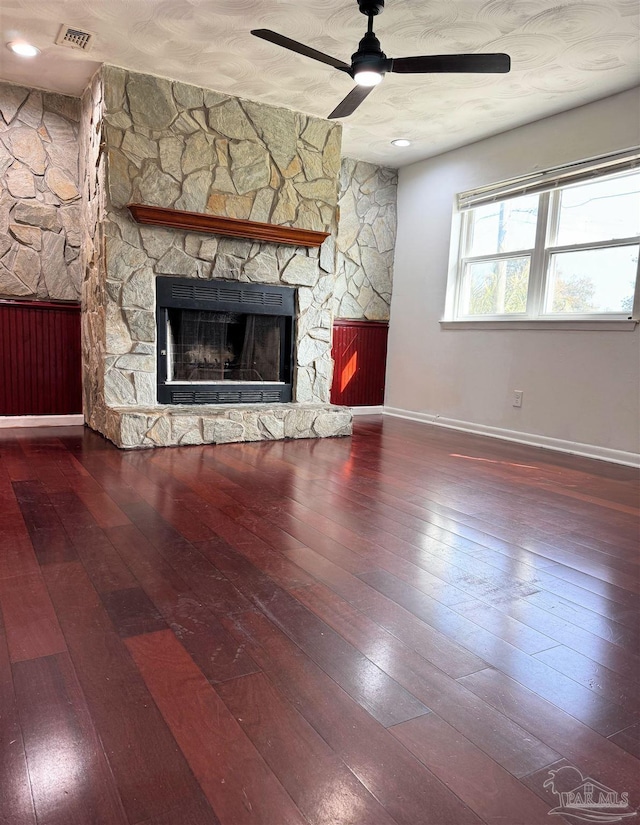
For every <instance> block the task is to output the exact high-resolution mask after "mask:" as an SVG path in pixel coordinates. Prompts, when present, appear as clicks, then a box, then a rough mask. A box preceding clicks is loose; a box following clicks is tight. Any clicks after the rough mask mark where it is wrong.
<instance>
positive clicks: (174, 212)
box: [127, 203, 329, 246]
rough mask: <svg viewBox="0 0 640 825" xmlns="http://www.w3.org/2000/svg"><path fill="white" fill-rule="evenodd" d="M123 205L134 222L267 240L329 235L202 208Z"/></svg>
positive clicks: (307, 240) (314, 239)
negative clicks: (241, 218) (201, 209)
mask: <svg viewBox="0 0 640 825" xmlns="http://www.w3.org/2000/svg"><path fill="white" fill-rule="evenodd" d="M127 208H128V209H129V212H131V214H132V215H133V218H134V220H136V221H137V222H138V223H146V224H151V225H153V226H169V227H172V228H173V229H185V230H187V231H189V232H209V233H212V234H216V235H228V236H230V237H232V238H252V239H253V240H256V241H265V242H267V243H285V244H292V245H293V246H320V244H321V243H322V242H323V241H324V240H325V238H327V237H328V236H329V233H328V232H316V231H314V230H312V229H297V228H296V227H292V226H276V225H275V224H272V223H258V222H257V221H244V220H240V219H239V218H224V217H221V216H219V215H205V214H204V213H202V212H185V211H183V210H181V209H167V208H166V207H163V206H145V205H144V204H142V203H129V204H127Z"/></svg>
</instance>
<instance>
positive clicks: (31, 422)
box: [0, 415, 84, 429]
mask: <svg viewBox="0 0 640 825" xmlns="http://www.w3.org/2000/svg"><path fill="white" fill-rule="evenodd" d="M78 424H84V416H83V415H0V429H7V428H9V427H70V426H78Z"/></svg>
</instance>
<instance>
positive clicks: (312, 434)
mask: <svg viewBox="0 0 640 825" xmlns="http://www.w3.org/2000/svg"><path fill="white" fill-rule="evenodd" d="M351 417H352V416H351V410H349V409H347V408H346V407H336V406H333V405H331V404H295V403H290V404H273V405H271V404H255V405H253V404H243V405H241V406H227V405H223V404H220V405H215V406H206V407H197V406H173V407H160V408H158V407H149V408H146V409H145V408H140V407H111V408H109V410H108V411H107V416H106V422H105V432H104V435H106V436H107V438H108V439H110V440H111V441H113V443H114V444H117V445H118V446H119V447H124V448H131V447H168V446H171V445H183V446H184V445H187V444H228V443H230V442H234V441H273V440H280V439H284V438H327V437H330V436H340V435H351Z"/></svg>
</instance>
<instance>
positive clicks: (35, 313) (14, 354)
mask: <svg viewBox="0 0 640 825" xmlns="http://www.w3.org/2000/svg"><path fill="white" fill-rule="evenodd" d="M80 363H81V362H80V306H79V305H78V304H51V303H44V302H41V301H0V415H69V414H74V413H79V412H81V411H82V377H81V376H82V373H81V365H80Z"/></svg>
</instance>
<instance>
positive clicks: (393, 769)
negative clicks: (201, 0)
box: [0, 418, 640, 825]
mask: <svg viewBox="0 0 640 825" xmlns="http://www.w3.org/2000/svg"><path fill="white" fill-rule="evenodd" d="M638 492H639V485H638V473H637V471H635V470H633V469H631V468H626V467H622V466H616V465H613V464H607V463H605V462H597V461H590V460H587V459H581V458H577V457H573V456H567V455H563V454H559V453H553V452H548V451H543V450H538V449H534V448H527V447H523V446H519V445H516V444H509V443H506V442H500V441H496V440H492V439H485V438H479V437H475V436H470V435H465V434H462V433H455V432H451V431H446V430H442V429H436V428H432V427H428V426H425V425H420V424H414V423H411V422H406V421H400V420H397V419H392V418H386V419H385V420H384V422H383V421H382V419H380V418H361V419H358V420H357V423H356V426H355V434H354V436H353V438H351V439H328V440H317V441H290V442H273V443H262V444H230V445H224V446H215V447H211V446H208V447H182V448H174V449H157V450H148V451H138V452H122V451H119V450H117V449H116V448H115V447H113V446H112V445H111V444H109V443H108V442H106V441H105V440H103V439H102V438H101V437H99V436H98V435H96V434H95V433H92V432H91V431H89V430H86V429H81V428H69V427H68V428H59V429H47V430H45V429H42V430H26V429H24V430H0V505H1V513H2V529H1V538H0V541H1V548H0V549H1V552H0V611H1V612H0V743H1V751H0V823H2V824H3V825H36V823H37V825H98V824H100V825H214V823H216V824H217V823H220V824H221V825H245V824H246V825H250V824H251V825H294V824H295V825H304V823H307V825H393V823H397V825H421V823H425V824H426V823H428V824H429V825H481V823H486V825H537V824H538V823H552V822H565V823H568V822H572V823H574V825H575V822H576V821H578V822H579V821H584V820H581V819H578V820H576V814H575V810H574V816H571V817H569V816H568V815H567V818H563V817H562V816H561V815H560V814H554V815H553V816H550V814H549V812H550V810H551V809H553V808H557V807H558V806H561V805H562V804H564V803H566V799H565V800H564V803H563V802H562V801H561V799H560V798H559V796H557V795H554V791H558V790H564V791H571V790H573V789H575V788H576V787H577V786H578V785H580V777H585V778H586V777H590V778H592V779H593V780H596V782H599V783H602V785H605V786H607V787H609V788H610V789H611V790H612V791H613V792H615V793H617V794H619V795H620V798H621V796H622V794H623V793H628V794H629V805H628V806H626V807H625V805H624V801H622V802H621V807H620V808H619V809H618V811H619V812H620V813H630V812H631V811H633V810H635V808H636V807H637V806H638V805H639V804H640V762H639V761H638V757H640V744H639V739H640V644H639V639H640V623H639V622H638V617H639V615H640V558H639V555H638V513H639V510H638V504H639V500H638ZM550 771H556V772H558V773H557V774H554V775H553V776H552V775H551V774H550ZM549 780H551V781H549ZM545 783H546V784H545ZM584 804H585V805H586V806H587V808H588V807H589V804H590V803H589V801H588V800H587V802H585V803H584ZM579 813H580V811H578V814H579ZM582 813H583V814H584V811H583V812H582ZM611 821H613V820H611ZM630 821H635V820H634V819H631V820H630Z"/></svg>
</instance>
